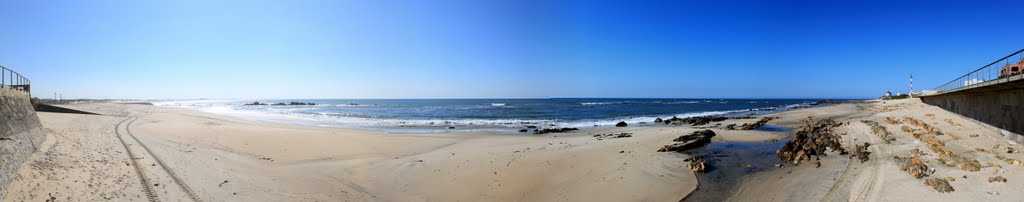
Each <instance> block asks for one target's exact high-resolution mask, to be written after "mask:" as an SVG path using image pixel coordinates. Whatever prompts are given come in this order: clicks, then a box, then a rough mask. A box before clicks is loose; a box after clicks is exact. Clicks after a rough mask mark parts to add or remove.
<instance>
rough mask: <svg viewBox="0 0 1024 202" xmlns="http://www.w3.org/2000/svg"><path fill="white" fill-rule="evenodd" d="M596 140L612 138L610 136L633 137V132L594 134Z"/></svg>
mask: <svg viewBox="0 0 1024 202" xmlns="http://www.w3.org/2000/svg"><path fill="white" fill-rule="evenodd" d="M594 137H595V138H597V140H604V139H612V138H624V137H633V133H608V134H597V135H594Z"/></svg>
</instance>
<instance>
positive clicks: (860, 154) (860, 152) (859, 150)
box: [850, 142, 871, 163]
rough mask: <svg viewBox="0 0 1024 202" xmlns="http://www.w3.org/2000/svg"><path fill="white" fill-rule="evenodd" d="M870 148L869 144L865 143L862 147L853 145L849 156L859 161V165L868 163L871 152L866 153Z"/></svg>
mask: <svg viewBox="0 0 1024 202" xmlns="http://www.w3.org/2000/svg"><path fill="white" fill-rule="evenodd" d="M870 146H871V143H867V142H865V143H864V144H863V145H855V146H854V148H853V154H852V155H850V158H854V157H856V158H857V159H860V162H861V163H864V162H866V161H868V160H869V159H870V156H871V152H869V151H868V147H870Z"/></svg>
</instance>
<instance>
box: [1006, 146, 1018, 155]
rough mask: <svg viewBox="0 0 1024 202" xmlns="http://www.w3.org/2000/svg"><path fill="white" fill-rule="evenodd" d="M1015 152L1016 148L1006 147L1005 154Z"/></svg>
mask: <svg viewBox="0 0 1024 202" xmlns="http://www.w3.org/2000/svg"><path fill="white" fill-rule="evenodd" d="M1015 152H1017V150H1016V149H1013V147H1006V153H1007V154H1012V153H1015Z"/></svg>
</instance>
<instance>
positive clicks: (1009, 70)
mask: <svg viewBox="0 0 1024 202" xmlns="http://www.w3.org/2000/svg"><path fill="white" fill-rule="evenodd" d="M1022 71H1024V60H1022V61H1020V62H1017V63H1016V64H1008V65H1006V66H1003V69H1002V70H1000V71H999V78H1005V77H1009V76H1013V75H1017V74H1020V73H1021V72H1022Z"/></svg>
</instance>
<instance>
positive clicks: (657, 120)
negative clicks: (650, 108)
mask: <svg viewBox="0 0 1024 202" xmlns="http://www.w3.org/2000/svg"><path fill="white" fill-rule="evenodd" d="M654 122H655V123H661V122H665V120H661V118H660V117H659V118H654Z"/></svg>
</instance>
